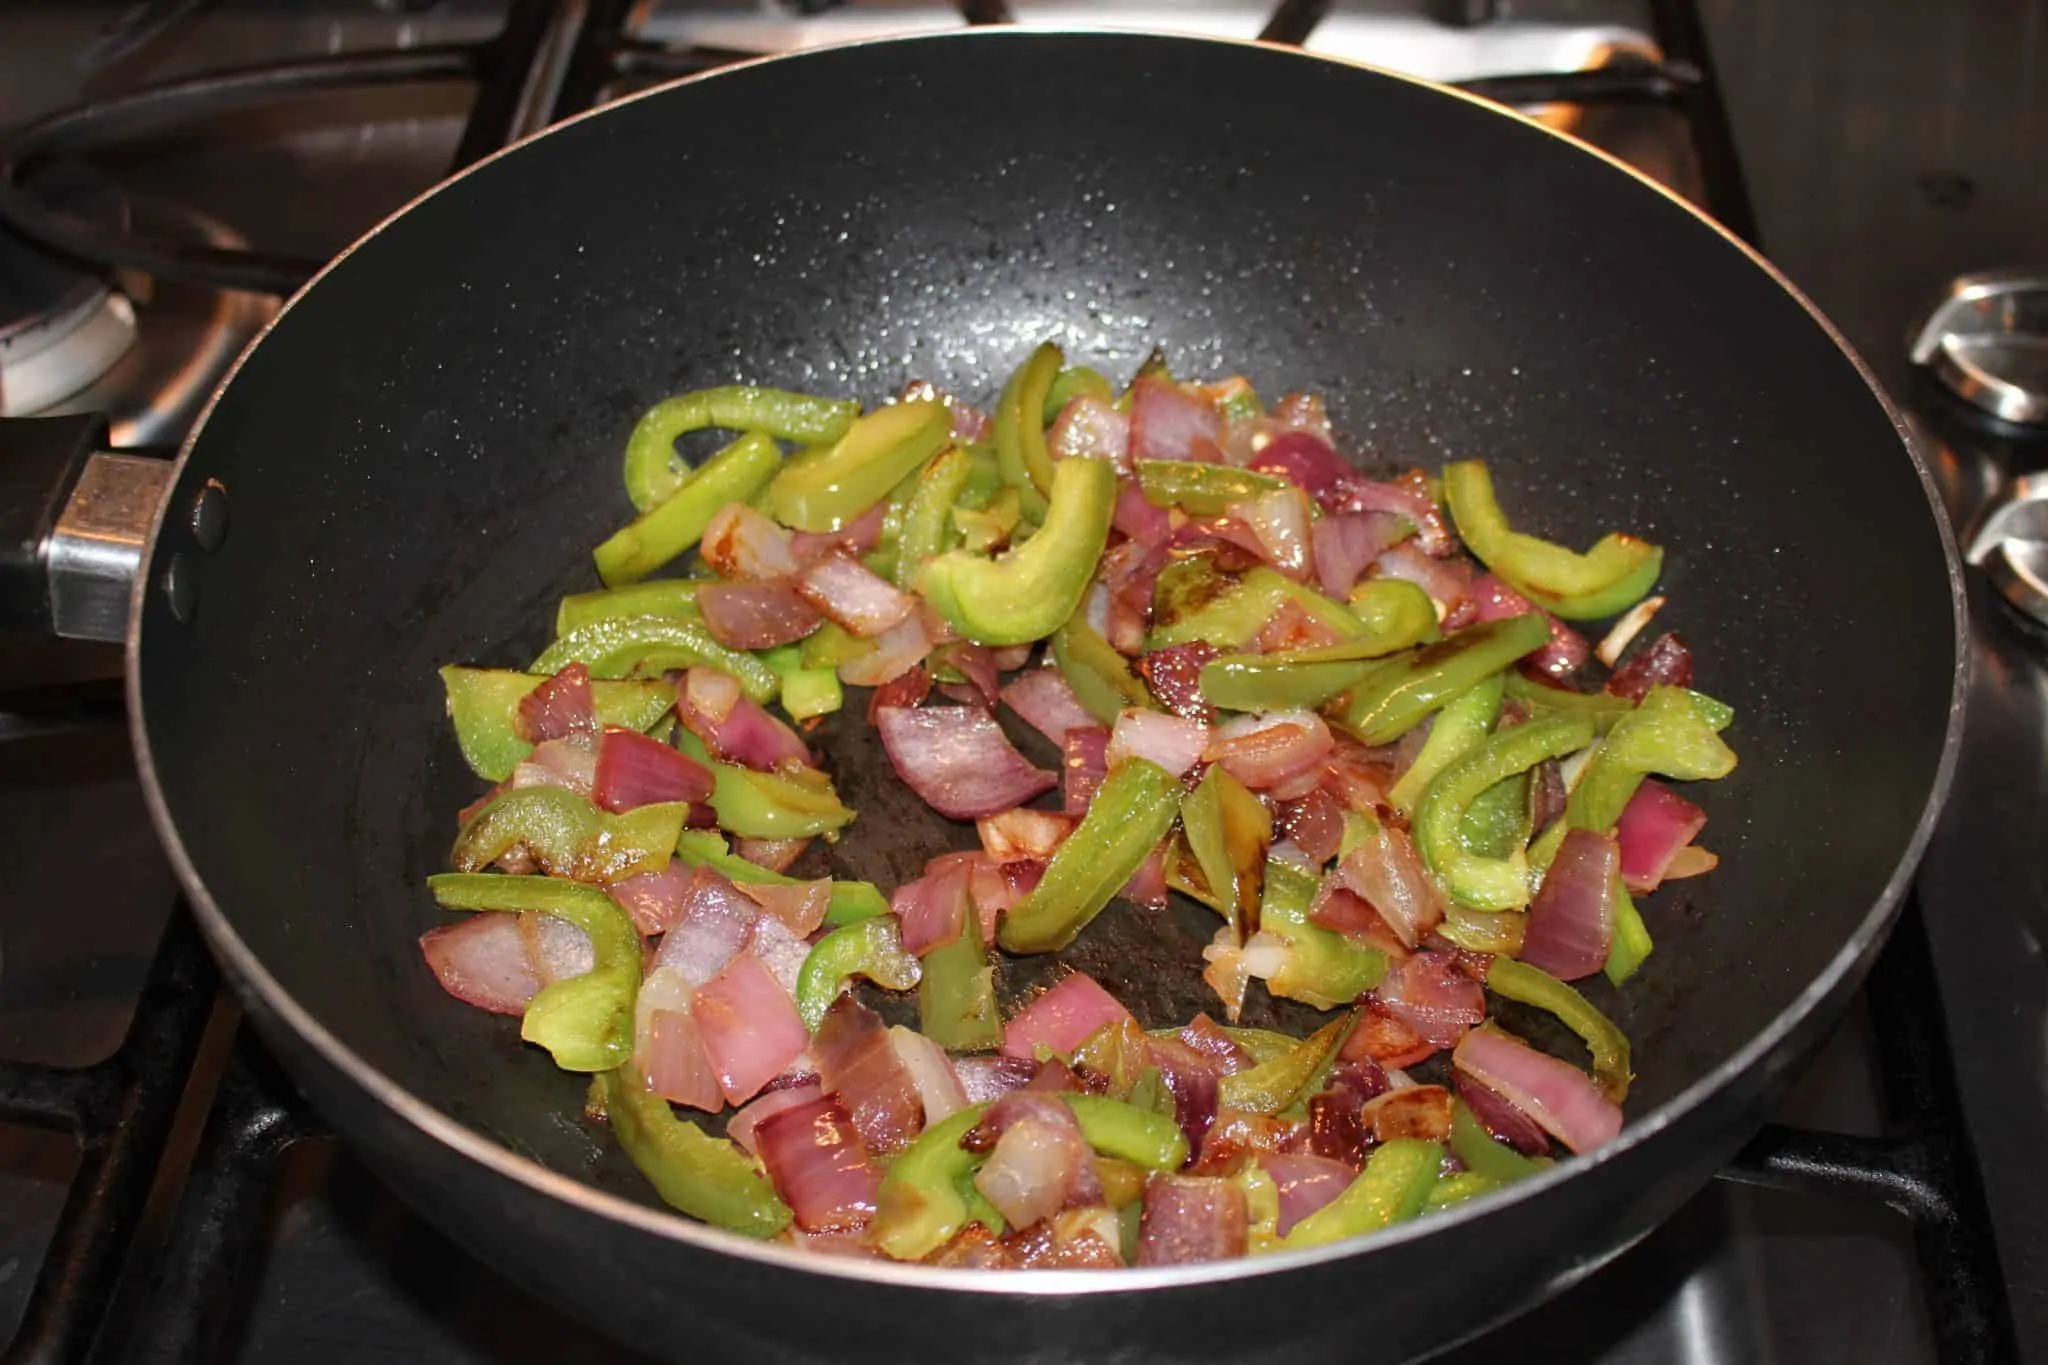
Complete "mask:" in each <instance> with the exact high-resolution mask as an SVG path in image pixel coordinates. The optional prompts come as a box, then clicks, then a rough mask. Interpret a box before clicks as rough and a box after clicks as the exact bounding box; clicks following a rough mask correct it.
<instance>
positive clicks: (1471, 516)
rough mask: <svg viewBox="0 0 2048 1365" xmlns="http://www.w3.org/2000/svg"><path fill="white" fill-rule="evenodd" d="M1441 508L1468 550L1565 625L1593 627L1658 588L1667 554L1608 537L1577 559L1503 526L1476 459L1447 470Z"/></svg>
mask: <svg viewBox="0 0 2048 1365" xmlns="http://www.w3.org/2000/svg"><path fill="white" fill-rule="evenodd" d="M1444 501H1445V503H1447V504H1448V505H1449V506H1450V509H1451V516H1452V517H1453V518H1454V519H1455V520H1456V521H1457V523H1458V531H1459V534H1461V535H1462V536H1463V537H1464V539H1465V547H1466V548H1467V549H1469V550H1471V551H1472V553H1473V554H1474V555H1476V556H1478V558H1479V559H1480V561H1481V562H1482V563H1484V564H1485V565H1486V567H1487V568H1489V569H1491V570H1493V571H1494V573H1495V574H1497V575H1499V576H1500V578H1501V579H1502V580H1503V581H1505V582H1506V583H1507V584H1508V585H1509V586H1511V587H1513V588H1514V589H1515V590H1516V591H1518V592H1520V593H1521V594H1522V595H1523V596H1524V597H1526V598H1528V599H1529V600H1530V601H1531V602H1534V603H1535V604H1536V605H1537V606H1539V607H1542V608H1543V609H1544V610H1546V611H1548V612H1550V613H1552V614H1553V615H1556V616H1562V617H1564V618H1565V619H1566V620H1568V621H1597V620H1600V619H1601V618H1603V617H1608V616H1616V615H1619V614H1620V613H1622V612H1624V611H1627V610H1628V609H1629V608H1630V607H1632V606H1634V605H1635V604H1636V603H1637V602H1639V601H1641V600H1642V598H1643V596H1644V594H1646V593H1648V592H1649V591H1650V589H1651V588H1653V587H1655V586H1656V585H1657V575H1658V574H1659V573H1661V572H1663V569H1664V551H1663V549H1662V548H1661V547H1659V546H1656V545H1652V544H1650V542H1648V541H1646V540H1638V539H1636V538H1635V537H1634V536H1629V535H1622V534H1621V533H1619V532H1612V531H1610V532H1609V533H1608V534H1606V535H1604V536H1602V537H1600V539H1599V541H1598V542H1596V543H1595V544H1594V546H1593V548H1592V549H1590V550H1588V551H1586V552H1585V553H1584V554H1580V553H1578V552H1577V551H1574V550H1567V549H1566V548H1565V547H1564V546H1562V545H1555V544H1552V543H1551V542H1550V541H1547V540H1539V539H1538V538H1537V537H1535V536H1532V535H1525V534H1523V533H1522V532H1520V531H1515V530H1511V529H1509V527H1508V519H1507V516H1506V514H1505V513H1503V512H1502V511H1501V509H1500V502H1499V501H1498V499H1496V498H1495V497H1494V493H1493V476H1492V475H1490V474H1488V473H1487V471H1486V465H1485V463H1484V462H1483V461H1480V460H1458V461H1456V462H1454V463H1452V464H1449V465H1447V466H1445V468H1444Z"/></svg>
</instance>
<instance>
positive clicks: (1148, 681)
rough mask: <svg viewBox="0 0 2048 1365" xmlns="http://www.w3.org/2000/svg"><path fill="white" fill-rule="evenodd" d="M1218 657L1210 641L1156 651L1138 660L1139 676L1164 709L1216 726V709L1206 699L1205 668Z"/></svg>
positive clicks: (1194, 641)
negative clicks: (1203, 684)
mask: <svg viewBox="0 0 2048 1365" xmlns="http://www.w3.org/2000/svg"><path fill="white" fill-rule="evenodd" d="M1216 655H1217V649H1216V646H1214V645H1212V644H1210V643H1209V642H1208V641H1207V640H1191V641H1189V642H1188V643H1187V644H1184V645H1170V646H1168V647H1167V648H1165V649H1156V650H1154V651H1152V652H1151V653H1150V654H1146V655H1143V656H1141V657H1140V658H1139V659H1138V674H1139V676H1141V677H1142V678H1144V680H1145V686H1147V687H1148V688H1150V689H1151V690H1152V695H1153V696H1154V697H1156V698H1157V699H1158V701H1159V704H1160V705H1161V706H1164V707H1165V708H1166V709H1167V710H1168V711H1171V712H1172V713H1173V714H1174V715H1176V716H1180V717H1182V718H1184V719H1186V720H1192V721H1199V722H1200V723H1201V724H1203V725H1213V724H1215V722H1216V708H1215V707H1213V706H1211V705H1210V704H1209V699H1208V698H1207V697H1205V696H1203V695H1202V666H1203V665H1204V664H1206V663H1208V662H1209V661H1210V660H1211V659H1214V658H1215V657H1216Z"/></svg>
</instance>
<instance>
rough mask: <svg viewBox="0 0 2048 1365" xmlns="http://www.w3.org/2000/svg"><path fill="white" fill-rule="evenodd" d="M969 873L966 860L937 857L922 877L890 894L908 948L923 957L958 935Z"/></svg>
mask: <svg viewBox="0 0 2048 1365" xmlns="http://www.w3.org/2000/svg"><path fill="white" fill-rule="evenodd" d="M970 875H971V865H970V863H969V862H968V861H966V860H963V859H959V858H951V859H938V858H935V859H933V860H932V862H931V863H930V864H928V865H927V866H926V868H925V874H924V875H923V876H922V877H919V878H917V879H916V880H914V881H908V882H904V883H902V884H901V885H900V886H898V887H897V888H896V890H895V891H894V892H892V893H891V894H890V896H889V908H890V909H891V910H892V911H894V912H895V915H896V919H897V921H898V923H899V924H900V925H901V928H902V933H903V949H904V951H905V952H907V953H909V954H911V955H912V956H913V957H923V956H924V955H925V954H926V953H928V952H930V951H931V950H932V949H934V948H937V947H939V946H940V945H942V944H946V943H951V942H952V941H953V940H954V939H955V938H957V937H959V935H960V926H961V923H962V918H961V916H962V912H963V910H964V909H965V908H966V904H967V892H968V878H969V876H970Z"/></svg>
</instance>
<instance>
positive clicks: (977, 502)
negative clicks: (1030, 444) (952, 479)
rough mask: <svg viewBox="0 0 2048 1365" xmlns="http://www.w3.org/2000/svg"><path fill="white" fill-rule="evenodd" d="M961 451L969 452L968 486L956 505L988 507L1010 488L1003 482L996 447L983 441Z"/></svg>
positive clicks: (957, 499) (955, 501)
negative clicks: (998, 495) (997, 496)
mask: <svg viewBox="0 0 2048 1365" xmlns="http://www.w3.org/2000/svg"><path fill="white" fill-rule="evenodd" d="M961 449H963V450H965V451H966V452H967V484H966V486H965V487H964V488H962V489H961V490H960V496H959V497H958V498H956V499H954V504H955V505H956V506H959V507H967V508H975V509H979V508H983V507H986V506H988V505H989V503H991V502H993V501H994V500H995V498H996V495H997V494H999V493H1001V492H1002V491H1003V490H1004V489H1006V488H1008V487H1009V486H1010V485H1008V484H1006V483H1004V482H1003V467H1002V464H1001V463H1000V462H999V461H998V460H997V459H996V449H995V446H994V445H992V444H990V443H989V441H987V440H986V439H983V440H980V441H975V442H974V443H972V444H971V445H966V446H962V447H961Z"/></svg>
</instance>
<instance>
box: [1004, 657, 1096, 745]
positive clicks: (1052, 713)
mask: <svg viewBox="0 0 2048 1365" xmlns="http://www.w3.org/2000/svg"><path fill="white" fill-rule="evenodd" d="M1001 695H1002V699H1003V703H1004V704H1005V705H1006V706H1008V707H1009V708H1010V709H1011V710H1012V711H1015V712H1016V713H1017V714H1018V715H1019V716H1020V717H1022V718H1023V720H1024V723H1025V724H1026V725H1029V726H1030V727H1031V728H1032V729H1034V730H1036V731H1038V733H1040V734H1041V735H1044V736H1045V737H1046V738H1047V739H1049V740H1051V741H1052V742H1053V743H1055V744H1061V743H1064V742H1065V741H1066V737H1067V735H1068V733H1069V732H1070V731H1074V730H1084V729H1087V728H1089V727H1091V726H1093V725H1094V724H1095V717H1094V716H1092V715H1090V714H1089V712H1088V708H1087V707H1085V706H1083V705H1081V699H1080V698H1079V697H1077V696H1075V695H1074V689H1073V688H1072V687H1070V686H1068V685H1067V680H1066V679H1065V678H1064V677H1062V676H1061V675H1060V671H1059V670H1058V669H1057V668H1033V669H1027V670H1026V671H1025V672H1023V673H1020V674H1018V675H1017V677H1016V678H1014V679H1013V680H1011V682H1010V685H1009V686H1008V687H1005V688H1004V689H1003V690H1002V694H1001Z"/></svg>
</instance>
